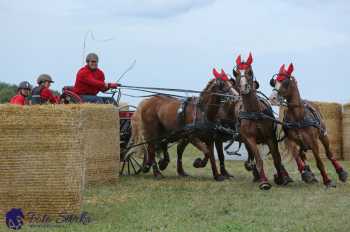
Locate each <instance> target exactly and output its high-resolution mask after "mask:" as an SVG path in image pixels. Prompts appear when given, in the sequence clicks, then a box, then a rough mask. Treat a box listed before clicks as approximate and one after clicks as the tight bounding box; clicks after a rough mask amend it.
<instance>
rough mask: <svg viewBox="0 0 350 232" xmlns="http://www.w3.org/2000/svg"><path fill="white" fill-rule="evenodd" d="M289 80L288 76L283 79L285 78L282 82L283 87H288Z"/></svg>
mask: <svg viewBox="0 0 350 232" xmlns="http://www.w3.org/2000/svg"><path fill="white" fill-rule="evenodd" d="M289 81H290V80H289V78H287V79H285V80H284V81H283V82H282V86H283V88H287V87H288V85H289Z"/></svg>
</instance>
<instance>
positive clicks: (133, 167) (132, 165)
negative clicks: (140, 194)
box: [130, 160, 137, 174]
mask: <svg viewBox="0 0 350 232" xmlns="http://www.w3.org/2000/svg"><path fill="white" fill-rule="evenodd" d="M130 164H131V167H132V169H134V173H135V174H137V171H136V169H135V166H134V164H133V163H132V160H130Z"/></svg>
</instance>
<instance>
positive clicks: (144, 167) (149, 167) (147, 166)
mask: <svg viewBox="0 0 350 232" xmlns="http://www.w3.org/2000/svg"><path fill="white" fill-rule="evenodd" d="M149 170H151V166H150V165H148V164H146V165H145V166H143V167H142V172H143V173H147V172H149Z"/></svg>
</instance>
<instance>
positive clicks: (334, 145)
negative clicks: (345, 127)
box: [280, 102, 343, 160]
mask: <svg viewBox="0 0 350 232" xmlns="http://www.w3.org/2000/svg"><path fill="white" fill-rule="evenodd" d="M312 103H313V104H314V105H315V106H316V107H317V108H318V109H319V111H320V112H321V115H322V117H323V120H324V122H325V124H326V128H327V134H328V137H329V141H330V146H331V150H332V151H333V154H334V156H335V157H336V158H337V159H339V160H341V159H342V143H343V142H342V106H341V105H340V104H338V103H327V102H312ZM285 111H286V108H285V107H281V108H280V119H283V116H284V114H285ZM319 148H320V156H321V158H323V159H326V158H327V156H326V153H325V150H324V148H323V145H322V144H321V142H320V141H319ZM281 150H282V152H287V149H286V147H284V146H282V149H281ZM307 154H308V155H307V157H308V158H313V155H312V152H311V151H308V152H307Z"/></svg>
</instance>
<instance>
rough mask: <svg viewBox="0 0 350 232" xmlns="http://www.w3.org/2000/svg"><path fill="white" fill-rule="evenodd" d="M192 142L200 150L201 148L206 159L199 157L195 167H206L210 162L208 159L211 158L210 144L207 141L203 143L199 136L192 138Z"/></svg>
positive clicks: (194, 163)
mask: <svg viewBox="0 0 350 232" xmlns="http://www.w3.org/2000/svg"><path fill="white" fill-rule="evenodd" d="M191 143H192V144H193V146H195V147H196V148H197V149H198V150H200V151H201V152H203V154H204V159H201V158H197V159H196V160H195V161H194V162H193V167H195V168H203V167H205V166H206V165H207V163H208V160H209V153H210V152H209V149H208V146H207V145H206V144H205V143H203V142H202V141H201V140H199V139H198V138H194V139H192V140H191Z"/></svg>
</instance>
